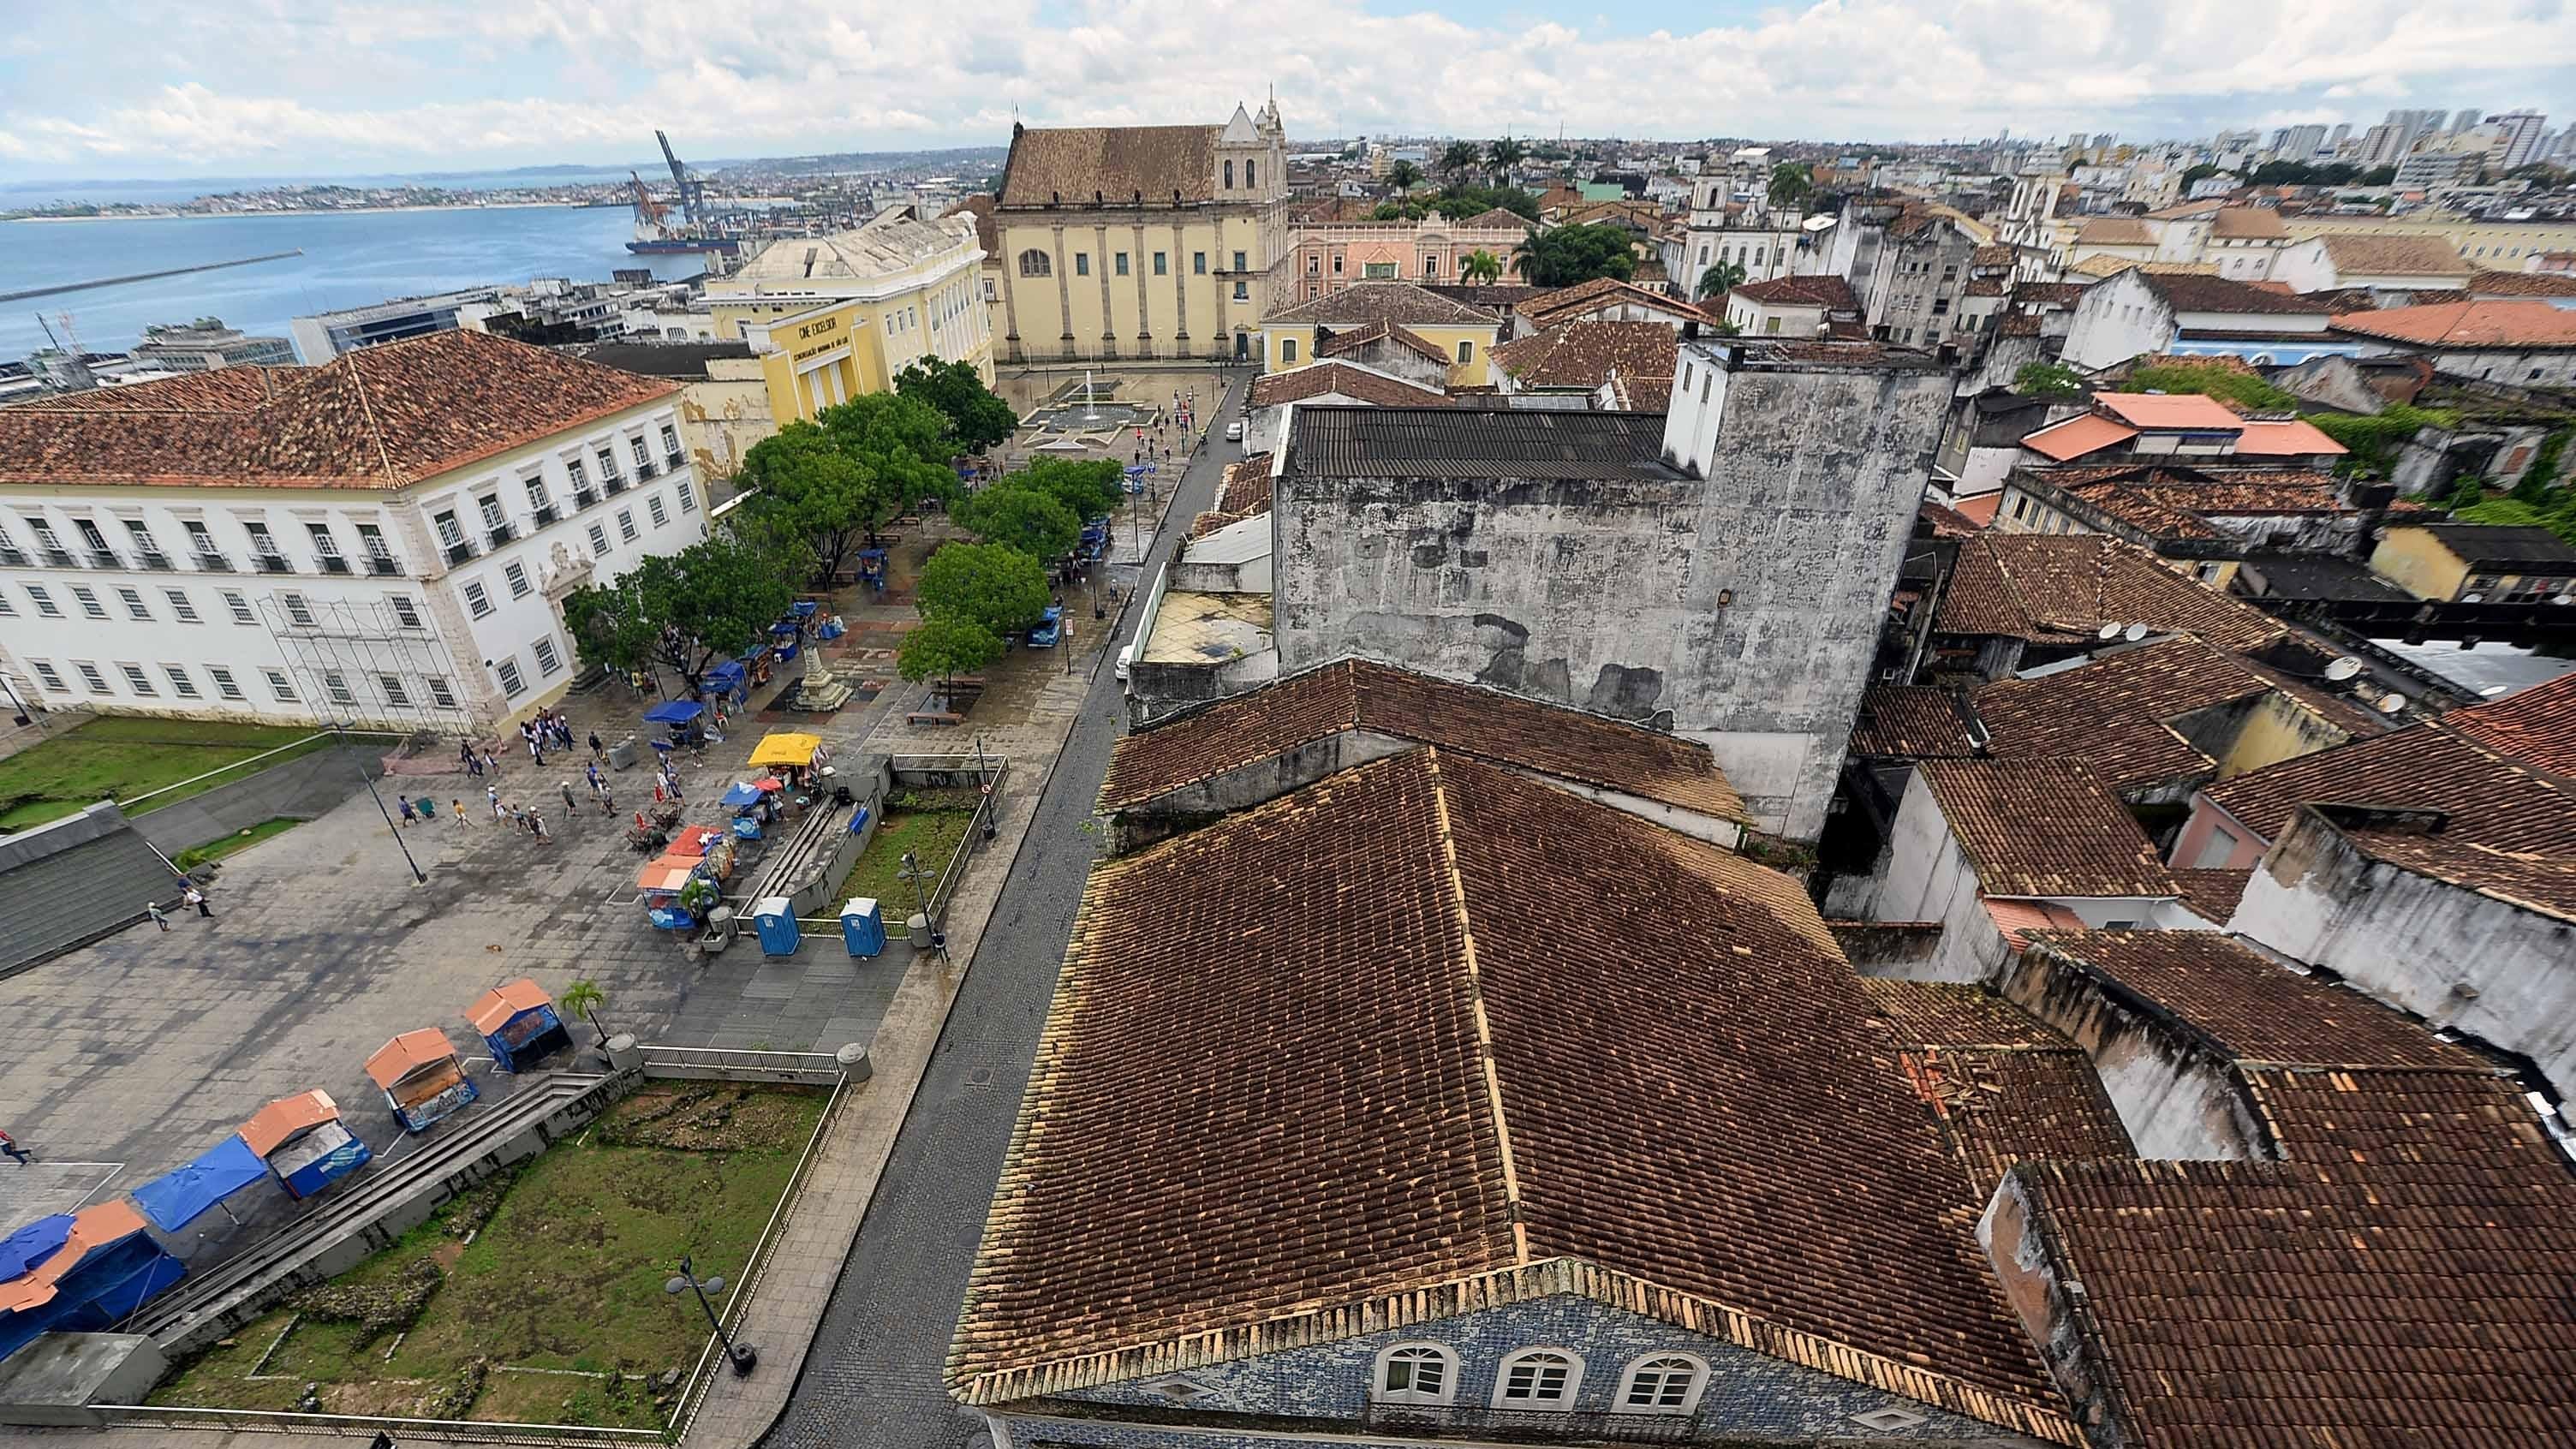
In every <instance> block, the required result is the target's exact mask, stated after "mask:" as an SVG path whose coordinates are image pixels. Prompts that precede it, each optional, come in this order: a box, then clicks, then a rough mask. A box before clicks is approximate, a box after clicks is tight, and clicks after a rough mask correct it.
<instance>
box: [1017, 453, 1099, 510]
mask: <svg viewBox="0 0 2576 1449" xmlns="http://www.w3.org/2000/svg"><path fill="white" fill-rule="evenodd" d="M1001 481H1002V483H1003V484H1005V485H1010V486H1016V487H1022V488H1034V489H1036V490H1038V491H1039V492H1041V493H1045V494H1047V495H1049V496H1050V497H1052V498H1054V499H1055V501H1056V502H1058V503H1061V504H1063V505H1064V506H1065V507H1066V508H1067V509H1068V510H1070V511H1071V512H1072V514H1073V516H1074V517H1075V518H1076V519H1077V520H1080V519H1091V518H1100V517H1103V516H1105V515H1107V514H1111V513H1115V512H1117V511H1118V505H1119V504H1120V503H1122V502H1124V501H1125V499H1126V497H1127V484H1126V470H1124V469H1122V468H1120V467H1119V466H1118V460H1117V459H1115V458H1089V459H1084V460H1083V461H1080V462H1076V461H1074V460H1073V459H1070V458H1040V459H1037V460H1036V461H1034V462H1032V463H1030V464H1029V466H1028V467H1026V468H1024V469H1022V470H1021V471H1019V472H1017V473H1013V474H1011V475H1010V476H1009V477H1007V478H1004V479H1002V480H1001Z"/></svg>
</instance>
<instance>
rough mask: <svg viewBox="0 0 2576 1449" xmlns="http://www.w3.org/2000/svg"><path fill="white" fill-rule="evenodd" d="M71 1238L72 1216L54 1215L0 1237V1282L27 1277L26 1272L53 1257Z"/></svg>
mask: <svg viewBox="0 0 2576 1449" xmlns="http://www.w3.org/2000/svg"><path fill="white" fill-rule="evenodd" d="M71 1235H72V1215H71V1214H70V1213H56V1214H54V1215H53V1216H52V1217H49V1218H38V1219H36V1220H35V1221H34V1222H32V1223H29V1224H27V1225H26V1226H25V1227H23V1228H20V1229H19V1230H18V1231H16V1232H14V1233H11V1234H10V1235H9V1236H8V1237H6V1238H0V1283H7V1282H10V1281H11V1280H13V1279H18V1278H24V1277H26V1276H27V1270H28V1269H30V1268H33V1267H35V1266H36V1265H38V1264H39V1263H42V1262H44V1261H45V1260H46V1259H47V1258H50V1257H52V1256H53V1255H54V1253H55V1251H56V1250H57V1249H59V1248H61V1247H62V1245H63V1243H64V1241H65V1240H66V1239H68V1238H70V1237H71Z"/></svg>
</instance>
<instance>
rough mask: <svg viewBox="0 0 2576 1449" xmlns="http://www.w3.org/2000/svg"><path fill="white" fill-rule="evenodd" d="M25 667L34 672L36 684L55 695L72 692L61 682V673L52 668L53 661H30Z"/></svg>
mask: <svg viewBox="0 0 2576 1449" xmlns="http://www.w3.org/2000/svg"><path fill="white" fill-rule="evenodd" d="M27 667H29V668H30V669H33V670H35V671H36V682H37V683H39V684H42V685H43V686H44V687H45V688H47V689H49V690H51V691H53V692H54V693H56V694H69V693H71V692H72V687H71V686H70V685H69V684H67V683H65V682H64V681H63V676H62V673H61V671H59V670H57V669H55V668H54V666H53V661H51V660H47V659H30V660H28V661H27Z"/></svg>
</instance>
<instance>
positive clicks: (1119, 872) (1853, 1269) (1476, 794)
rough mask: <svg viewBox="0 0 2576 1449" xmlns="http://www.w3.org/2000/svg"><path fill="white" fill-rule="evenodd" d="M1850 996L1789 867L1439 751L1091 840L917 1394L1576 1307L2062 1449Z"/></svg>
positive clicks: (1932, 1159)
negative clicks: (1124, 848)
mask: <svg viewBox="0 0 2576 1449" xmlns="http://www.w3.org/2000/svg"><path fill="white" fill-rule="evenodd" d="M1256 903H1258V904H1259V905H1260V907H1261V908H1260V909H1257V910H1254V909H1250V907H1252V906H1253V905H1255V904H1256ZM1605 908H1606V909H1609V910H1611V911H1614V912H1616V913H1617V915H1618V918H1619V920H1620V921H1621V927H1620V929H1618V930H1616V931H1611V932H1606V933H1604V932H1602V931H1601V930H1600V929H1599V925H1600V921H1601V920H1602V918H1603V917H1602V913H1603V911H1604V909H1605ZM1575 941H1580V942H1582V943H1583V945H1582V947H1581V949H1579V950H1568V949H1566V947H1567V945H1568V943H1570V942H1575ZM1868 1021H1869V1015H1868V1007H1867V1003H1866V1001H1865V1000H1864V998H1863V997H1862V996H1861V993H1860V988H1859V985H1858V982H1857V978H1856V977H1855V976H1854V975H1853V974H1852V971H1851V968H1850V966H1849V964H1848V963H1847V962H1845V961H1844V959H1843V957H1842V956H1841V953H1840V952H1839V951H1838V950H1837V949H1836V948H1835V946H1834V944H1833V938H1832V936H1831V934H1830V933H1829V932H1827V931H1826V929H1825V926H1824V923H1823V922H1822V921H1821V920H1819V919H1817V917H1816V915H1815V910H1814V907H1813V905H1812V904H1811V903H1810V902H1809V900H1808V898H1807V896H1806V893H1805V891H1804V890H1803V889H1802V888H1800V887H1799V886H1798V885H1797V883H1796V882H1794V881H1792V880H1790V879H1789V878H1788V877H1786V876H1782V875H1779V874H1777V873H1775V872H1772V871H1768V870H1765V869H1763V868H1762V867H1759V866H1756V865H1753V864H1752V863H1751V862H1749V861H1746V860H1744V859H1742V858H1741V857H1738V856H1735V855H1733V854H1731V853H1729V852H1727V851H1724V850H1720V849H1717V848H1715V847H1711V846H1705V845H1701V844H1698V843H1695V842H1692V841H1689V840H1686V839H1684V838H1682V837H1681V836H1678V835H1675V834H1673V833H1672V832H1670V831H1666V830H1662V829H1660V828H1658V827H1656V826H1653V825H1649V824H1647V823H1645V822H1643V821H1640V820H1637V819H1635V818H1633V817H1631V816H1628V815H1624V814H1622V813H1620V812H1618V811H1615V810H1611V809H1608V808H1605V807H1602V806H1599V805H1595V804H1592V803H1590V802H1588V801H1584V800H1580V799H1576V798H1574V797H1572V796H1570V795H1567V794H1565V793H1563V792H1561V791H1558V790H1554V789H1551V788H1549V787H1548V786H1546V785H1543V784H1540V783H1538V782H1536V781H1532V780H1527V779H1523V778H1521V777H1519V776H1517V775H1514V774H1511V773H1509V772H1507V771H1505V770H1502V769H1498V768H1495V767H1493V766H1490V765H1485V764H1482V763H1479V762H1477V761H1474V760H1470V759H1467V758H1465V757H1463V756H1460V755H1458V754H1455V753H1452V752H1449V751H1444V750H1414V751H1409V752H1407V753H1404V754H1401V755H1397V756H1394V757H1392V758H1389V759H1385V760H1381V761H1378V762H1376V763H1374V764H1371V765H1367V766H1363V767H1361V768H1359V769H1357V770H1352V771H1348V772H1346V773H1344V774H1341V775H1337V776H1334V777H1332V778H1330V779H1327V780H1325V781H1323V782H1321V783H1319V784H1317V785H1314V786H1310V787H1308V788H1306V789H1304V790H1301V791H1298V792H1297V793H1295V794H1293V795H1290V796H1288V797H1286V798H1284V799H1281V800H1278V801H1274V802H1272V803H1271V804H1269V805H1266V806H1262V807H1260V808H1257V809H1254V810H1251V811H1247V812H1244V813H1242V814H1239V815H1236V816H1234V817H1231V818H1230V819H1228V820H1225V821H1222V822H1220V823H1218V824H1215V825H1211V826H1207V827H1203V828H1202V829H1200V830H1197V831H1193V832H1191V833H1189V834H1185V835H1182V836H1179V837H1177V838H1175V839H1173V840H1170V841H1167V842H1164V843H1163V844H1161V845H1158V846H1154V847H1151V848H1149V849H1147V850H1145V851H1141V852H1138V853H1136V854H1134V855H1130V856H1125V857H1120V858H1117V859H1112V860H1108V861H1104V862H1102V863H1101V864H1100V865H1098V866H1096V867H1095V868H1094V870H1093V873H1092V877H1091V882H1090V886H1089V888H1088V890H1087V891H1086V892H1085V896H1084V901H1083V907H1082V912H1081V916H1080V918H1079V919H1078V920H1077V922H1076V925H1075V928H1074V933H1073V940H1072V944H1071V948H1070V950H1069V952H1068V954H1067V957H1066V961H1065V966H1064V971H1063V975H1062V977H1061V979H1060V982H1059V984H1058V989H1057V993H1056V999H1055V1004H1054V1007H1053V1009H1052V1011H1051V1012H1050V1014H1049V1017H1048V1021H1047V1025H1046V1029H1045V1033H1044V1035H1043V1038H1042V1040H1041V1042H1040V1045H1039V1049H1038V1053H1037V1059H1036V1063H1035V1067H1034V1069H1033V1072H1032V1075H1031V1078H1030V1085H1029V1092H1028V1095H1027V1098H1026V1099H1025V1101H1024V1103H1023V1106H1022V1111H1021V1116H1020V1121H1019V1125H1018V1128H1017V1130H1016V1131H1015V1133H1014V1136H1013V1140H1012V1146H1011V1151H1010V1156H1009V1159H1008V1161H1007V1163H1006V1164H1005V1166H1004V1169H1003V1173H1002V1178H1001V1182H1000V1185H999V1189H998V1191H997V1192H996V1194H995V1196H994V1201H993V1209H992V1215H991V1217H990V1220H989V1221H988V1223H987V1226H986V1230H985V1237H984V1244H983V1249H982V1252H981V1253H980V1254H979V1256H978V1259H977V1262H976V1266H975V1270H974V1272H973V1274H972V1276H971V1278H970V1280H969V1286H968V1291H967V1296H966V1302H965V1306H964V1311H963V1313H962V1315H961V1318H960V1322H959V1326H958V1334H957V1340H956V1344H955V1347H954V1348H953V1349H952V1351H951V1354H950V1358H949V1363H948V1369H947V1375H946V1378H947V1382H948V1384H949V1386H950V1387H951V1389H952V1391H954V1392H956V1393H957V1394H958V1395H959V1396H960V1397H961V1398H962V1399H964V1400H965V1401H967V1402H968V1403H974V1404H989V1403H996V1402H1008V1401H1012V1400H1016V1399H1022V1398H1027V1397H1030V1396H1033V1395H1039V1394H1045V1393H1049V1392H1057V1391H1062V1390H1066V1389H1071V1388H1077V1387H1081V1386H1084V1385H1089V1384H1098V1383H1106V1382H1112V1381H1117V1380H1121V1379H1131V1378H1137V1377H1142V1376H1145V1375H1147V1374H1150V1373H1161V1372H1170V1371H1175V1370H1183V1369H1187V1368H1191V1367H1194V1366H1196V1365H1198V1364H1201V1363H1206V1362H1216V1361H1225V1360H1233V1359H1239V1358H1243V1357H1246V1356H1248V1355H1251V1354H1256V1353H1260V1352H1264V1351H1267V1350H1269V1349H1273V1348H1278V1347H1285V1346H1289V1345H1309V1344H1314V1343H1317V1342H1329V1341H1336V1340H1342V1339H1347V1338H1350V1337H1353V1336H1356V1335H1358V1334H1361V1333H1365V1332H1373V1331H1377V1330H1380V1329H1384V1328H1392V1327H1400V1326H1403V1325H1406V1324H1409V1323H1412V1322H1417V1321H1423V1320H1426V1319H1431V1318H1437V1317H1444V1316H1448V1315H1451V1314H1454V1313H1457V1312H1461V1311H1465V1310H1466V1309H1467V1308H1468V1307H1470V1306H1471V1305H1489V1304H1495V1303H1507V1302H1517V1301H1530V1300H1534V1299H1536V1298H1538V1297H1540V1296H1544V1295H1548V1294H1557V1293H1579V1294H1587V1295H1591V1296H1595V1297H1600V1298H1603V1299H1605V1300H1607V1301H1616V1302H1618V1303H1620V1305H1621V1306H1622V1307H1624V1308H1626V1309H1627V1310H1629V1311H1631V1312H1637V1313H1642V1314H1645V1315H1647V1316H1650V1317H1658V1318H1663V1319H1665V1320H1667V1321H1688V1322H1689V1323H1690V1324H1691V1325H1692V1326H1693V1327H1695V1328H1696V1329H1697V1330H1698V1331H1700V1332H1704V1333H1708V1332H1713V1333H1716V1334H1718V1335H1720V1336H1722V1337H1726V1338H1729V1339H1731V1340H1732V1341H1734V1342H1736V1343H1738V1344H1740V1345H1743V1346H1745V1347H1747V1348H1750V1349H1752V1350H1754V1351H1757V1352H1761V1353H1765V1354H1771V1355H1775V1356H1781V1357H1793V1358H1796V1359H1797V1361H1799V1362H1802V1363H1804V1364H1806V1365H1808V1366H1810V1367H1812V1368H1814V1369H1817V1370H1819V1371H1821V1372H1825V1373H1829V1374H1835V1375H1838V1376H1841V1377H1844V1378H1847V1379H1852V1380H1856V1381H1860V1382H1865V1383H1871V1384H1875V1385H1880V1386H1884V1387H1887V1388H1889V1389H1891V1390H1893V1391H1894V1392H1898V1393H1901V1394H1904V1395H1906V1396H1908V1397H1911V1398H1914V1399H1917V1400H1922V1401H1929V1402H1938V1403H1941V1404H1943V1405H1944V1406H1946V1407H1950V1408H1953V1409H1955V1410H1957V1411H1959V1412H1962V1413H1967V1414H1970V1415H1972V1416H1975V1417H1979V1418H1981V1419H1985V1420H1986V1421H1988V1422H1993V1423H1998V1424H2003V1425H2006V1426H2008V1427H2014V1428H2017V1429H2019V1430H2021V1431H2022V1432H2026V1433H2032V1434H2035V1435H2039V1436H2041V1437H2046V1438H2050V1439H2054V1440H2056V1441H2058V1442H2061V1443H2071V1442H2073V1441H2074V1434H2073V1432H2072V1426H2071V1425H2070V1424H2068V1423H2067V1422H2066V1420H2065V1418H2064V1416H2063V1414H2062V1411H2060V1410H2059V1409H2058V1408H2057V1407H2056V1403H2057V1401H2056V1399H2055V1397H2054V1390H2053V1388H2052V1387H2051V1386H2050V1384H2049V1382H2048V1380H2047V1378H2046V1377H2045V1374H2044V1371H2043V1370H2042V1369H2041V1367H2040V1365H2039V1361H2038V1359H2037V1357H2036V1355H2035V1353H2034V1352H2033V1351H2032V1350H2031V1348H2030V1346H2029V1345H2028V1343H2027V1342H2026V1341H2025V1340H2024V1338H2023V1337H2022V1334H2021V1332H2020V1330H2019V1327H2018V1324H2017V1322H2016V1321H2015V1320H2014V1319H2013V1318H2012V1317H2011V1315H2010V1313H2009V1312H2008V1310H2006V1308H2005V1307H2004V1305H2003V1302H2002V1299H2001V1296H2000V1293H1999V1291H1998V1290H1997V1288H1996V1286H1995V1285H1994V1283H1993V1281H1992V1279H1991V1277H1990V1276H1989V1275H1988V1273H1987V1272H1986V1271H1985V1269H1984V1265H1983V1264H1982V1262H1981V1260H1980V1258H1979V1256H1978V1254H1977V1252H1976V1249H1975V1247H1974V1242H1973V1238H1972V1236H1971V1227H1972V1223H1971V1216H1970V1214H1969V1213H1968V1212H1967V1211H1966V1210H1965V1208H1964V1207H1963V1206H1962V1204H1961V1199H1962V1198H1963V1197H1964V1195H1965V1191H1966V1189H1965V1185H1964V1184H1963V1183H1962V1182H1961V1181H1960V1178H1959V1169H1958V1167H1957V1166H1956V1165H1955V1164H1954V1163H1953V1162H1952V1161H1950V1160H1949V1159H1948V1158H1947V1157H1946V1156H1945V1155H1944V1153H1943V1152H1942V1149H1941V1145H1940V1143H1939V1142H1938V1140H1937V1139H1936V1138H1935V1137H1934V1136H1933V1134H1931V1133H1929V1132H1927V1131H1925V1130H1923V1124H1922V1121H1921V1119H1920V1117H1919V1116H1916V1115H1915V1114H1913V1113H1911V1112H1909V1111H1908V1110H1907V1109H1906V1106H1905V1099H1904V1098H1903V1096H1902V1095H1901V1094H1900V1091H1899V1088H1898V1085H1897V1083H1896V1081H1895V1080H1894V1075H1893V1074H1892V1073H1890V1072H1889V1071H1888V1070H1887V1069H1886V1065H1885V1059H1884V1058H1885V1050H1886V1048H1885V1045H1884V1039H1883V1038H1881V1037H1879V1036H1878V1035H1877V1034H1876V1033H1875V1032H1874V1031H1873V1030H1872V1029H1871V1028H1870V1027H1869V1025H1868ZM1212 1063H1216V1064H1222V1066H1221V1073H1220V1076H1221V1081H1220V1080H1218V1079H1216V1078H1211V1076H1210V1075H1209V1073H1210V1067H1211V1064H1212ZM1220 1087H1221V1090H1220V1089H1219V1088H1220ZM1716 1305H1724V1308H1725V1309H1727V1310H1732V1311H1731V1312H1730V1311H1721V1310H1720V1309H1718V1308H1717V1307H1716ZM1836 1345H1839V1346H1841V1347H1840V1349H1839V1351H1838V1350H1837V1348H1836V1347H1835V1346H1836Z"/></svg>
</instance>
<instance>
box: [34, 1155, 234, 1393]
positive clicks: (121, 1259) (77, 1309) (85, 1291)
mask: <svg viewBox="0 0 2576 1449" xmlns="http://www.w3.org/2000/svg"><path fill="white" fill-rule="evenodd" d="M233 1140H234V1141H236V1142H239V1141H240V1140H241V1139H240V1138H238V1137H236V1138H234V1139H233ZM187 1272H188V1266H187V1265H186V1264H185V1263H182V1262H180V1261H179V1260H178V1259H176V1258H174V1257H171V1256H170V1255H169V1254H168V1253H165V1252H163V1251H162V1250H161V1245H160V1244H158V1243H155V1242H153V1241H152V1237H151V1235H150V1234H148V1233H128V1234H126V1235H125V1236H124V1237H122V1238H119V1239H118V1240H116V1241H115V1242H113V1243H110V1244H108V1245H107V1246H105V1247H102V1248H96V1249H93V1250H91V1252H90V1253H89V1254H88V1255H87V1256H85V1257H83V1258H82V1259H81V1260H80V1262H79V1263H78V1264H76V1265H74V1266H73V1268H72V1270H71V1271H70V1272H68V1273H66V1274H64V1275H63V1276H62V1277H61V1278H60V1279H58V1280H56V1282H55V1285H54V1296H53V1298H52V1300H51V1301H49V1302H45V1303H40V1304H38V1305H36V1306H35V1307H33V1308H30V1309H28V1310H27V1311H26V1312H24V1313H0V1358H7V1357H8V1356H9V1355H11V1354H13V1353H16V1352H17V1351H18V1350H19V1349H21V1348H24V1347H26V1346H27V1344H28V1343H29V1342H30V1341H32V1340H33V1339H34V1338H35V1337H36V1336H37V1335H38V1334H41V1333H45V1332H47V1331H55V1332H62V1333H97V1332H103V1331H106V1330H108V1329H111V1328H114V1327H115V1326H116V1325H117V1324H119V1323H120V1322H122V1321H123V1320H124V1319H125V1317H126V1315H128V1314H130V1313H132V1312H133V1311H134V1310H135V1309H137V1308H139V1307H141V1306H142V1305H143V1304H144V1303H146V1302H148V1301H150V1300H151V1298H152V1297H153V1296H154V1295H155V1294H158V1293H160V1292H161V1291H162V1290H164V1289H166V1288H168V1287H169V1286H170V1285H171V1284H173V1283H176V1282H178V1281H179V1280H180V1279H181V1278H183V1277H185V1276H187Z"/></svg>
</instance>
